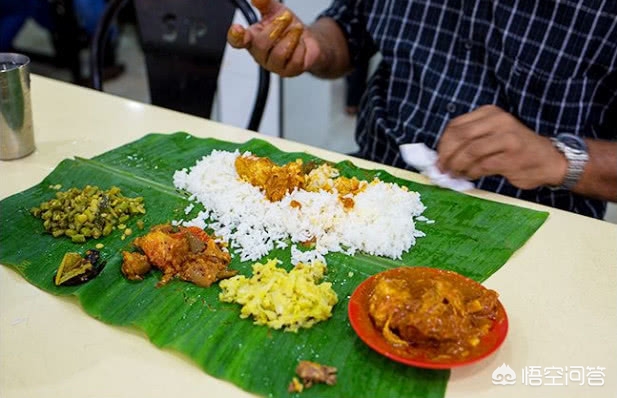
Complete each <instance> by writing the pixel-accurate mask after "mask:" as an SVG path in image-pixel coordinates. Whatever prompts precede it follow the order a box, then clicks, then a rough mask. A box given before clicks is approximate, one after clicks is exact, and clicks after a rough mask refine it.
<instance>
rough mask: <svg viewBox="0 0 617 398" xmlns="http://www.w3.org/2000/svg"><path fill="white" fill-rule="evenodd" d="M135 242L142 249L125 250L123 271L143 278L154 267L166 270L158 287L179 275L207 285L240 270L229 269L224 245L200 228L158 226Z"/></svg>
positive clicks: (125, 273) (126, 274)
mask: <svg viewBox="0 0 617 398" xmlns="http://www.w3.org/2000/svg"><path fill="white" fill-rule="evenodd" d="M133 245H134V246H135V247H136V248H137V249H139V250H140V252H136V253H132V252H126V251H125V252H123V253H122V257H123V262H122V273H123V274H124V275H125V276H126V277H127V278H128V279H130V280H141V279H143V276H144V275H145V274H147V273H148V272H149V271H150V270H151V269H152V268H153V267H154V268H157V269H160V270H161V271H163V276H162V278H161V280H160V282H159V283H158V286H162V285H165V284H166V283H168V282H169V281H170V280H171V279H173V278H174V277H178V278H180V279H182V280H185V281H187V282H192V283H194V284H196V285H197V286H202V287H208V286H210V285H212V284H213V283H214V282H216V281H218V280H221V279H224V278H229V277H231V276H234V275H236V273H237V271H234V270H230V269H229V268H228V265H229V263H230V262H231V256H230V254H229V252H228V251H227V250H226V249H225V248H224V247H223V245H222V244H220V243H218V242H217V241H215V239H214V238H212V237H210V236H209V235H208V234H207V233H206V232H205V231H203V230H202V229H200V228H197V227H188V228H184V227H178V228H175V227H173V226H171V225H169V224H164V225H157V226H154V227H152V229H151V230H150V232H148V233H147V234H146V235H145V236H142V237H139V238H136V239H135V240H134V241H133Z"/></svg>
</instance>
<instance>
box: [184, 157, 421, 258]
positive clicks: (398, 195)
mask: <svg viewBox="0 0 617 398" xmlns="http://www.w3.org/2000/svg"><path fill="white" fill-rule="evenodd" d="M247 154H248V153H247ZM247 154H244V155H247ZM238 156H240V153H239V152H238V151H236V152H226V151H213V152H212V153H211V154H210V155H209V156H205V157H203V158H202V159H201V160H199V161H198V162H197V163H196V164H195V166H193V167H192V168H191V169H190V170H187V169H183V170H179V171H176V172H175V173H174V177H173V179H174V185H175V186H176V187H177V188H180V189H184V190H186V191H188V192H189V193H191V194H192V196H191V198H190V199H191V200H193V201H197V202H200V203H201V204H203V206H204V208H205V209H206V211H203V212H200V213H199V214H198V215H197V217H196V218H194V219H192V220H190V221H182V222H181V223H182V225H185V226H188V225H196V226H199V227H201V228H205V227H209V228H211V229H212V230H213V231H214V233H215V234H216V235H217V236H219V237H220V238H222V239H224V240H227V241H228V242H229V244H230V246H231V247H232V248H234V249H235V251H236V253H238V254H239V255H240V256H241V260H242V261H247V260H252V261H255V260H258V259H260V258H262V257H263V256H265V255H267V254H268V253H269V252H270V251H271V250H272V249H274V248H285V247H287V245H288V244H287V240H288V239H289V240H291V242H293V243H301V242H306V241H310V240H312V239H313V238H314V239H316V245H315V247H314V249H313V250H311V251H305V252H302V251H300V250H299V249H298V248H297V247H296V246H295V245H293V246H292V249H291V250H292V262H294V263H295V262H299V261H303V262H312V261H313V260H322V259H323V256H324V255H325V254H327V253H329V252H345V253H348V254H352V255H353V254H354V253H355V252H356V251H362V252H364V253H368V254H373V255H378V256H386V257H390V258H395V259H399V258H400V257H401V255H402V254H403V253H404V252H406V251H408V250H409V249H410V248H411V247H412V246H413V245H414V244H415V242H416V238H417V237H421V236H424V233H423V232H421V231H419V230H417V229H416V228H415V223H414V217H418V216H420V215H421V214H422V212H423V211H424V210H425V206H424V205H423V204H422V202H421V201H420V195H419V194H418V193H416V192H410V191H408V190H406V189H403V188H401V187H399V186H398V185H396V184H391V183H385V182H379V183H376V184H369V186H368V187H367V188H366V189H365V190H364V191H362V192H360V193H359V194H357V195H355V196H353V200H354V202H355V205H354V206H353V208H352V209H350V210H347V211H346V210H345V209H344V207H343V204H342V203H341V201H340V200H339V198H338V193H336V192H326V191H320V192H307V191H304V190H296V191H294V192H291V193H289V194H287V195H286V196H285V197H284V198H283V199H282V200H281V201H279V202H270V201H269V200H268V199H267V198H266V197H265V195H264V194H263V193H262V192H261V191H260V189H259V188H258V187H254V186H252V185H251V184H249V183H247V182H245V181H242V180H241V179H240V178H239V176H238V174H237V172H236V168H235V165H234V162H235V159H236V157H238ZM292 200H295V201H297V202H299V203H300V205H301V206H300V207H299V208H298V207H292V206H291V205H290V202H291V201H292Z"/></svg>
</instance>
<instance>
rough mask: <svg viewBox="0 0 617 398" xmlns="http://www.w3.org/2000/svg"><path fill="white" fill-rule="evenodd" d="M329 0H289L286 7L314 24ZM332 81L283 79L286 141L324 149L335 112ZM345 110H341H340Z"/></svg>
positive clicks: (307, 78) (302, 78) (305, 75)
mask: <svg viewBox="0 0 617 398" xmlns="http://www.w3.org/2000/svg"><path fill="white" fill-rule="evenodd" d="M330 3H331V1H330V0H286V1H285V4H286V5H287V6H288V7H289V8H290V9H291V10H293V11H294V12H295V14H296V15H297V16H298V17H299V18H300V19H302V20H303V21H304V23H306V24H310V23H312V22H313V21H314V20H315V18H316V17H317V15H318V14H319V13H320V12H321V11H323V10H325V9H326V8H327V7H328V6H329V5H330ZM332 84H333V82H332V81H328V80H320V79H317V78H315V77H313V76H311V75H309V74H304V75H302V76H298V77H294V78H291V79H284V80H283V82H282V85H283V102H282V105H283V134H284V136H285V138H288V139H290V140H293V141H300V142H303V143H306V144H309V145H315V146H323V145H322V143H324V142H327V141H328V139H327V137H326V135H327V134H328V133H329V131H330V120H331V112H333V111H334V106H333V98H332V93H331V92H332ZM339 111H342V110H339Z"/></svg>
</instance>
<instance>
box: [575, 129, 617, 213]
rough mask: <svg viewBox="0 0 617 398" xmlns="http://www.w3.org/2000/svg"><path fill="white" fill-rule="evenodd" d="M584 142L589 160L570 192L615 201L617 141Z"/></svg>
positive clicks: (616, 190) (616, 188) (616, 193)
mask: <svg viewBox="0 0 617 398" xmlns="http://www.w3.org/2000/svg"><path fill="white" fill-rule="evenodd" d="M585 143H586V144H587V148H588V151H589V160H588V161H587V164H586V165H585V169H584V170H583V175H582V176H581V179H580V180H579V181H578V183H577V184H576V185H575V186H574V188H572V192H576V193H578V194H581V195H584V196H590V197H594V198H597V199H602V200H609V201H611V202H617V142H611V141H601V140H592V139H586V140H585ZM564 176H565V174H564Z"/></svg>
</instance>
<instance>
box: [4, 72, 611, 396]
mask: <svg viewBox="0 0 617 398" xmlns="http://www.w3.org/2000/svg"><path fill="white" fill-rule="evenodd" d="M32 100H33V112H34V125H35V138H36V146H37V149H36V152H35V153H34V154H33V155H31V156H28V157H26V158H24V159H20V160H14V161H10V162H0V175H1V176H2V184H1V185H0V198H5V197H7V196H9V195H12V194H14V193H17V192H19V191H21V190H24V189H26V188H29V187H31V186H33V185H35V184H37V183H38V182H40V181H41V179H43V177H45V176H46V175H47V174H48V173H49V172H51V171H52V170H53V168H54V167H55V166H56V165H57V164H58V163H59V162H60V161H61V160H62V159H64V158H68V157H72V156H82V157H91V156H94V155H97V154H100V153H102V152H104V151H107V150H110V149H112V148H115V147H117V146H120V145H123V144H125V143H127V142H129V141H133V140H135V139H137V138H139V137H141V136H143V135H144V134H147V133H150V132H175V131H187V132H190V133H191V134H194V135H197V136H204V137H205V136H208V137H216V138H221V139H225V140H228V141H236V142H243V141H246V140H247V139H249V138H252V137H254V136H255V134H254V133H251V132H248V131H244V130H241V129H237V128H232V127H229V126H225V125H221V124H217V123H214V122H211V121H208V120H204V119H200V118H197V117H192V116H188V115H184V114H180V113H177V112H173V111H169V110H165V109H161V108H157V107H153V106H150V105H144V104H140V103H137V102H134V101H129V100H126V99H122V98H119V97H114V96H111V95H107V94H102V93H98V92H95V91H92V90H88V89H84V88H80V87H77V86H73V85H69V84H66V83H61V82H58V81H54V80H50V79H47V78H43V77H39V76H33V77H32ZM259 137H260V138H263V139H267V140H269V141H270V142H272V143H273V144H275V145H276V146H278V147H279V148H281V149H283V150H294V151H297V150H306V151H309V152H312V153H314V154H315V155H317V156H320V157H322V158H326V159H330V160H334V161H338V160H342V159H344V158H345V156H344V155H341V154H336V153H332V152H327V151H323V150H319V149H317V148H310V147H307V146H305V145H302V144H298V143H294V142H290V141H285V140H280V139H277V138H272V137H266V136H259ZM355 162H356V163H357V164H359V165H360V166H361V167H375V165H374V164H371V163H369V162H364V161H360V160H356V161H355ZM379 167H383V166H381V165H380V166H379ZM388 171H390V172H392V173H393V174H395V175H398V176H401V177H404V178H406V179H410V180H416V181H424V180H423V178H422V177H421V176H418V175H416V174H413V173H410V172H407V171H404V170H399V169H393V168H388ZM473 195H476V196H480V197H484V198H488V199H491V200H496V201H501V202H507V203H512V204H516V205H519V206H524V207H530V208H536V209H542V210H548V211H550V216H549V218H548V220H547V221H546V223H545V224H544V225H543V226H542V227H541V228H540V229H539V230H538V231H537V232H536V233H535V234H534V235H533V236H532V237H531V239H530V240H529V241H528V242H527V243H526V244H525V246H524V247H523V248H521V249H520V250H519V251H517V252H516V253H515V254H514V255H513V256H512V258H511V259H510V260H509V261H508V262H507V263H506V264H505V265H504V266H503V268H501V269H500V270H499V271H498V272H497V273H495V274H494V275H493V276H492V277H491V278H489V279H488V280H487V281H486V283H485V285H486V286H487V287H489V288H492V289H495V290H497V291H498V292H499V294H500V297H501V301H502V302H503V304H504V306H505V307H506V309H507V311H508V314H509V318H510V331H509V335H508V338H507V340H506V342H505V343H504V345H503V347H502V348H501V349H500V350H499V351H498V352H497V354H496V355H494V356H492V357H491V358H490V359H488V360H486V361H483V362H481V363H479V364H477V365H472V366H469V367H465V368H461V369H457V370H454V371H453V372H452V376H451V379H450V381H449V384H448V390H447V397H474V398H475V397H495V396H500V397H523V396H524V397H549V396H550V397H553V396H555V397H556V396H559V397H576V398H578V397H591V396H593V397H611V398H614V397H615V396H617V226H616V225H613V224H609V223H607V222H603V221H597V220H593V219H590V218H586V217H582V216H578V215H575V214H570V213H567V212H563V211H560V210H555V209H548V208H546V207H542V206H539V205H536V204H532V203H528V202H523V201H519V200H516V199H512V198H506V197H502V196H499V195H495V194H492V193H487V192H482V191H475V192H473ZM0 228H1V226H0ZM25 244H27V243H25ZM503 363H505V364H507V365H509V366H510V367H511V368H512V369H513V370H514V371H515V372H516V374H517V376H518V378H517V382H516V384H514V385H510V386H496V385H493V383H492V377H491V375H492V373H493V371H494V370H495V369H496V368H497V367H498V366H499V365H501V364H503ZM531 366H537V367H539V368H534V369H538V370H540V371H546V370H550V369H547V368H549V367H558V368H559V367H561V368H565V367H568V368H570V367H572V366H584V367H588V366H589V367H598V366H599V367H603V368H606V369H605V370H604V375H605V376H604V378H603V379H602V381H603V382H604V385H603V386H598V387H592V386H589V383H588V382H587V381H586V380H585V382H584V383H583V385H578V383H576V385H573V384H574V383H572V382H571V383H569V385H568V386H547V385H546V384H547V383H549V382H550V381H551V379H550V378H542V379H540V381H541V382H542V385H541V386H530V385H525V384H523V382H522V380H521V373H522V369H523V368H526V369H528V370H530V369H532V368H530V367H531ZM553 370H555V369H553ZM565 373H566V374H567V373H568V372H565ZM551 374H555V373H554V372H553V373H551ZM552 380H554V381H556V382H561V383H564V381H565V378H563V377H562V378H561V379H552ZM0 396H1V397H3V398H17V397H28V398H32V397H37V398H46V397H63V398H71V397H79V398H87V397H115V398H121V397H127V398H128V397H130V398H133V397H150V398H156V397H161V398H163V397H164V398H169V397H183V398H192V397H195V398H197V397H198V398H203V397H214V396H216V397H221V396H225V397H243V396H250V395H249V394H247V393H246V392H244V391H242V390H240V389H238V388H237V387H235V386H234V385H232V384H229V383H227V382H223V381H220V380H217V379H214V378H212V377H210V376H208V375H207V374H205V373H204V372H202V371H201V369H200V368H199V367H197V366H196V365H194V364H193V363H192V362H191V361H190V360H188V359H186V358H185V357H183V356H181V355H178V354H176V353H174V352H171V351H167V350H160V349H158V348H156V347H155V346H154V345H152V344H151V343H150V342H149V341H148V339H147V338H146V337H145V336H144V335H143V334H142V333H140V332H137V331H135V330H133V329H126V328H120V327H112V326H109V325H106V324H103V323H101V322H99V321H97V320H95V319H93V318H91V317H89V316H88V315H86V314H85V313H84V312H83V311H82V309H81V307H80V306H79V304H78V303H77V302H76V300H75V299H72V298H59V297H55V296H52V295H50V294H47V293H45V292H42V291H40V290H39V289H37V288H35V287H34V286H32V285H30V284H29V283H27V282H25V281H24V280H23V279H22V278H21V277H20V276H19V275H18V274H17V273H15V272H14V271H12V270H11V269H10V268H8V267H5V266H0Z"/></svg>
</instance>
